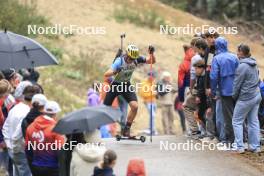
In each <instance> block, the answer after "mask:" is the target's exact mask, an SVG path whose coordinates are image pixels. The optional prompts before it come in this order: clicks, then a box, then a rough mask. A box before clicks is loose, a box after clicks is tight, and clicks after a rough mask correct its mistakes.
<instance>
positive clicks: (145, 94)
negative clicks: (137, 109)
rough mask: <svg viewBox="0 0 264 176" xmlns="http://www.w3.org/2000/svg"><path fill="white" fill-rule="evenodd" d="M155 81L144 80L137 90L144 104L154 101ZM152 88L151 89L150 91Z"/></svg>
mask: <svg viewBox="0 0 264 176" xmlns="http://www.w3.org/2000/svg"><path fill="white" fill-rule="evenodd" d="M155 85H156V83H155V81H150V80H145V81H143V82H142V83H141V86H140V89H139V95H140V97H141V98H142V99H143V100H144V102H145V103H150V102H151V101H152V102H155V101H156V90H155V87H156V86H155ZM151 86H152V89H151Z"/></svg>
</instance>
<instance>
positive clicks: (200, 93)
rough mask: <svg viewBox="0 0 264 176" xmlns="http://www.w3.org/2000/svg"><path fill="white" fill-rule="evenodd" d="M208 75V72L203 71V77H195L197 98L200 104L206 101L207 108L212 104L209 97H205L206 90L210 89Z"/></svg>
mask: <svg viewBox="0 0 264 176" xmlns="http://www.w3.org/2000/svg"><path fill="white" fill-rule="evenodd" d="M208 74H210V72H209V71H205V72H204V74H203V75H201V76H197V77H196V90H197V97H199V98H200V99H201V101H202V102H204V101H206V107H207V108H208V107H210V106H211V104H212V99H211V97H208V96H207V95H206V89H210V77H209V76H208ZM203 100H204V101H203Z"/></svg>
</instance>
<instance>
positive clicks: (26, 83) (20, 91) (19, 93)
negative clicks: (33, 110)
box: [14, 81, 32, 103]
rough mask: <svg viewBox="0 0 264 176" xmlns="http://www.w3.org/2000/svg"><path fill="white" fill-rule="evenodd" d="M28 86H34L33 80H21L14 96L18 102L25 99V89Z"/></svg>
mask: <svg viewBox="0 0 264 176" xmlns="http://www.w3.org/2000/svg"><path fill="white" fill-rule="evenodd" d="M27 86H32V84H31V82H29V81H22V82H20V83H19V84H18V85H17V87H16V89H15V92H14V98H15V99H16V102H17V103H19V102H20V101H22V100H23V91H24V90H25V88H26V87H27Z"/></svg>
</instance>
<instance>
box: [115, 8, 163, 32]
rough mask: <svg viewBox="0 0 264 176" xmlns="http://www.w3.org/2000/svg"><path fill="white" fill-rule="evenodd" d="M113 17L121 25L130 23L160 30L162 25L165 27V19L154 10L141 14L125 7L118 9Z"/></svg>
mask: <svg viewBox="0 0 264 176" xmlns="http://www.w3.org/2000/svg"><path fill="white" fill-rule="evenodd" d="M113 16H114V18H115V20H116V21H117V22H119V23H124V22H129V23H133V24H135V25H137V26H141V27H144V26H146V27H149V28H159V26H160V25H165V20H164V18H163V17H161V16H159V14H157V13H156V12H155V11H153V10H146V11H143V12H141V11H137V10H131V9H129V8H127V7H124V6H123V7H121V8H116V9H115V10H114V15H113Z"/></svg>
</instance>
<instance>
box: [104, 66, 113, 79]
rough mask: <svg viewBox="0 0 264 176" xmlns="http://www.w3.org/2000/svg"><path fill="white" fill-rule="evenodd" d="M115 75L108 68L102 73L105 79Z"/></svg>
mask: <svg viewBox="0 0 264 176" xmlns="http://www.w3.org/2000/svg"><path fill="white" fill-rule="evenodd" d="M115 74H116V72H115V71H114V70H112V69H111V68H110V69H108V70H107V71H106V72H105V73H104V76H105V77H111V76H114V75H115Z"/></svg>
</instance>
